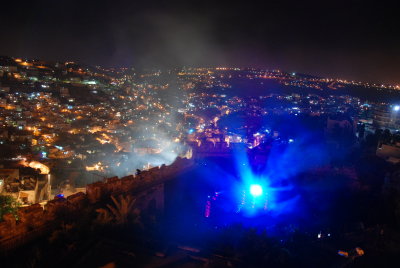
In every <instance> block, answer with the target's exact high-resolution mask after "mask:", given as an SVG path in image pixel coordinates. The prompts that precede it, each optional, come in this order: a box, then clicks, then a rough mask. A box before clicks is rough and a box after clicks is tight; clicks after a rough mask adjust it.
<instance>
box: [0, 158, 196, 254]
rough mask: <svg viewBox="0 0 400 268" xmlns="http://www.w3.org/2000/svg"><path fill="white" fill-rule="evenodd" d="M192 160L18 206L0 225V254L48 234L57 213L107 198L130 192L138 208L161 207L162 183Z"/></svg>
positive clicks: (178, 159)
mask: <svg viewBox="0 0 400 268" xmlns="http://www.w3.org/2000/svg"><path fill="white" fill-rule="evenodd" d="M192 166H193V160H191V159H186V158H185V159H182V158H177V159H176V160H175V162H174V163H172V164H171V165H169V166H166V165H162V166H161V167H155V168H152V169H150V170H148V171H143V172H141V173H140V174H139V175H136V176H133V175H130V176H126V177H123V178H121V179H119V178H118V177H112V178H108V179H105V180H104V181H102V182H96V183H92V184H88V185H87V186H86V194H85V193H82V192H78V193H75V194H73V195H70V196H68V197H67V198H59V197H56V198H55V199H53V200H50V201H48V202H47V204H46V205H45V208H44V209H43V208H42V206H41V205H40V204H34V205H31V206H28V207H20V208H19V209H18V213H17V219H16V218H15V217H14V215H12V214H6V215H4V217H3V221H2V222H0V252H3V253H5V252H6V251H9V250H12V249H14V248H16V247H18V246H21V245H23V244H25V243H27V242H29V241H31V240H33V239H34V238H36V237H39V236H41V235H43V234H45V233H49V232H51V230H52V228H53V227H54V225H55V223H56V222H57V221H56V220H57V217H58V214H57V212H59V211H61V210H63V209H67V211H80V210H83V208H84V207H85V206H91V205H93V204H95V203H97V202H99V201H101V200H102V199H103V198H109V197H110V195H119V194H123V193H128V192H129V193H132V194H134V195H136V196H137V198H138V199H140V200H139V202H138V204H139V205H144V204H148V203H149V202H150V201H151V200H152V199H154V200H156V203H157V208H158V209H162V207H163V189H164V188H163V183H164V182H165V181H167V180H169V179H173V178H174V177H175V176H176V175H178V174H179V173H181V172H183V171H185V170H187V169H189V168H191V167H192Z"/></svg>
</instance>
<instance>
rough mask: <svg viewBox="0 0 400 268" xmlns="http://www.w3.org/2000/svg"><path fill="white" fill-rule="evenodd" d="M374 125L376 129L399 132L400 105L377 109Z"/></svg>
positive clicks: (384, 106)
mask: <svg viewBox="0 0 400 268" xmlns="http://www.w3.org/2000/svg"><path fill="white" fill-rule="evenodd" d="M373 125H374V126H375V127H376V128H381V129H386V128H388V129H390V130H399V129H400V105H382V106H379V107H377V108H376V109H375V111H374V120H373Z"/></svg>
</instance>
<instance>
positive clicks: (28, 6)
mask: <svg viewBox="0 0 400 268" xmlns="http://www.w3.org/2000/svg"><path fill="white" fill-rule="evenodd" d="M234 2H238V3H234ZM393 2H394V1H393ZM1 5H2V6H1V8H0V10H1V11H0V22H1V24H0V29H1V39H0V55H10V56H22V57H29V58H40V59H47V60H67V59H68V60H77V61H80V62H83V63H88V64H100V65H105V66H138V67H145V66H146V67H153V66H154V67H158V66H160V67H165V66H215V65H219V66H222V65H230V66H254V67H266V68H279V69H282V70H287V71H297V72H303V73H310V74H316V75H321V76H328V77H341V78H347V79H355V80H363V81H373V82H374V81H377V82H380V81H381V82H386V83H397V84H400V75H399V74H400V30H399V29H400V28H399V26H400V23H399V18H400V16H399V14H400V11H399V7H398V6H394V5H393V4H389V2H386V3H385V2H384V1H376V2H368V1H350V0H349V1H337V0H336V1H335V0H331V1H325V0H321V1H267V0H265V1H248V0H242V1H233V0H232V1H229V2H228V1H227V2H223V1H217V0H215V1H206V0H203V1H190V0H186V1H174V0H170V1H149V0H147V1H144V0H143V1H133V0H131V1H118V0H108V1H104V0H97V1H84V0H80V1H76V0H69V1H64V0H51V1H40V0H37V1H33V0H30V1H26V2H25V1H23V0H21V1H9V3H8V4H5V3H3V2H2V4H1Z"/></svg>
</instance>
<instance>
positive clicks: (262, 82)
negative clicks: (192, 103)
mask: <svg viewBox="0 0 400 268" xmlns="http://www.w3.org/2000/svg"><path fill="white" fill-rule="evenodd" d="M143 80H151V81H159V82H160V84H161V85H170V84H177V85H182V84H183V83H186V84H184V85H183V86H182V87H181V89H184V90H188V91H196V92H201V91H206V92H207V93H210V92H211V93H215V94H225V95H228V96H235V95H236V96H241V95H243V96H260V95H266V94H271V93H277V94H279V93H284V94H293V93H294V94H318V95H324V96H328V95H350V96H354V97H358V98H360V99H361V100H365V101H372V102H395V101H399V100H400V85H388V84H378V83H368V82H359V81H350V80H346V79H337V78H323V77H317V76H313V75H308V74H302V73H295V72H285V71H282V70H265V69H256V68H237V67H236V68H233V67H210V68H187V67H183V68H174V69H170V70H159V69H151V70H150V69H149V70H137V69H135V68H105V67H101V66H90V65H85V64H81V63H77V62H74V61H66V62H50V61H43V60H33V59H24V58H13V57H8V56H0V86H10V88H11V90H12V89H13V88H16V87H17V88H28V91H29V88H30V90H31V91H38V90H43V89H47V88H57V87H58V90H61V89H60V87H70V86H79V87H88V88H92V89H93V88H98V87H107V88H111V89H118V88H121V86H122V87H124V88H125V87H126V86H129V85H132V84H134V83H136V82H142V81H143ZM121 81H122V82H121ZM34 83H36V84H35V85H34ZM40 83H42V84H40ZM38 84H40V85H39V87H38ZM29 85H31V86H29ZM40 86H41V87H40Z"/></svg>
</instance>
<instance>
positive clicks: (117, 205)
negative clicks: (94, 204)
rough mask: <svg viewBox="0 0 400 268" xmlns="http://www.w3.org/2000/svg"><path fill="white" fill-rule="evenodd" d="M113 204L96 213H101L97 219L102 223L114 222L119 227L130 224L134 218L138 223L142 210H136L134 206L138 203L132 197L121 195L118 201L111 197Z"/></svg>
mask: <svg viewBox="0 0 400 268" xmlns="http://www.w3.org/2000/svg"><path fill="white" fill-rule="evenodd" d="M111 199H112V201H113V204H111V205H110V204H107V208H108V209H105V208H99V209H97V210H96V211H97V212H98V213H99V215H98V217H97V219H98V221H100V222H102V223H109V222H114V223H115V224H118V225H124V224H127V223H128V219H129V218H130V217H133V219H134V222H135V223H138V221H139V215H140V210H139V209H138V208H134V209H133V206H134V205H135V203H136V199H134V198H133V197H132V196H131V195H127V196H124V195H119V196H118V200H117V199H116V198H115V197H114V196H111Z"/></svg>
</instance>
